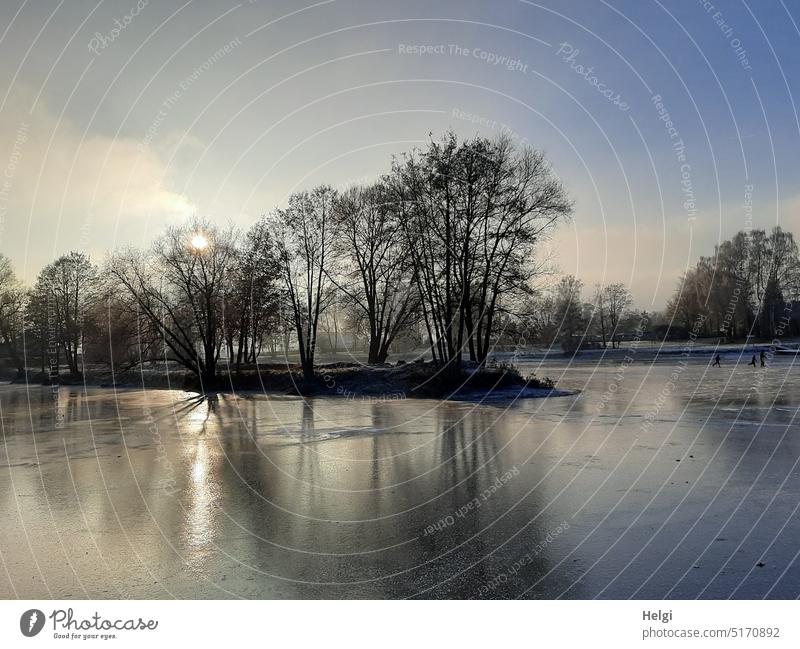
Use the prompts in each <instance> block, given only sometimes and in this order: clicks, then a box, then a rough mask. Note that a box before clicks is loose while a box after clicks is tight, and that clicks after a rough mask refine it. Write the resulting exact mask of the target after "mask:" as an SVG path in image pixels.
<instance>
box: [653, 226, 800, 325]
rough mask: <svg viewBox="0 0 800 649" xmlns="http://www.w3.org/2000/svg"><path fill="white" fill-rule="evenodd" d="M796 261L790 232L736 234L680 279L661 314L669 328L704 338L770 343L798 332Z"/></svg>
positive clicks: (799, 281)
mask: <svg viewBox="0 0 800 649" xmlns="http://www.w3.org/2000/svg"><path fill="white" fill-rule="evenodd" d="M798 297H800V259H799V258H798V250H797V244H796V243H795V240H794V236H793V235H792V233H791V232H787V231H786V230H783V229H782V228H780V227H777V226H776V227H774V228H773V229H772V231H771V232H769V233H767V232H765V231H764V230H750V231H742V232H738V233H737V234H736V235H735V236H734V237H733V238H732V239H730V240H728V241H723V242H722V243H721V244H719V245H718V246H716V249H715V250H714V254H713V255H711V256H710V257H701V258H700V260H699V261H698V262H697V264H696V265H695V267H694V268H693V269H691V270H689V271H688V272H687V273H686V274H685V275H683V277H681V279H680V281H679V283H678V286H677V288H676V289H675V293H674V295H673V297H672V299H671V300H670V301H669V304H668V305H667V309H666V315H667V316H668V318H669V320H670V322H671V323H672V325H673V326H674V327H682V328H683V329H684V330H686V331H692V330H693V328H696V327H698V325H699V323H700V321H701V320H703V316H705V320H704V321H703V322H702V325H701V326H700V329H701V333H702V334H705V335H715V336H717V335H718V336H723V337H727V338H733V339H742V338H746V337H747V336H754V337H756V338H762V339H771V338H775V337H785V336H793V335H797V333H798V322H797V314H796V313H795V312H794V311H795V308H794V303H796V302H797V301H798Z"/></svg>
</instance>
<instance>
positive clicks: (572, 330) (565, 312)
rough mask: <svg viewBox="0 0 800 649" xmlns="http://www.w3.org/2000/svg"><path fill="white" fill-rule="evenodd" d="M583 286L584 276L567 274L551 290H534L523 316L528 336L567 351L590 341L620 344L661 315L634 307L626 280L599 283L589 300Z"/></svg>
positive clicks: (597, 345) (529, 340) (590, 343)
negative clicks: (627, 336)
mask: <svg viewBox="0 0 800 649" xmlns="http://www.w3.org/2000/svg"><path fill="white" fill-rule="evenodd" d="M583 288H584V287H583V282H582V281H581V280H579V279H577V278H576V277H574V276H573V275H565V276H563V277H561V278H560V280H559V281H558V282H557V283H556V284H555V286H553V287H552V288H550V289H549V290H543V291H538V292H536V293H534V295H533V296H532V297H531V299H530V300H529V301H528V302H527V303H526V307H525V310H524V313H525V315H524V317H523V318H522V320H521V322H522V324H523V325H524V328H525V336H526V337H525V340H527V341H528V342H538V343H543V344H547V345H559V346H560V347H561V348H562V349H563V350H564V351H566V352H573V351H575V350H577V349H578V348H580V347H582V346H587V345H591V346H593V347H601V348H607V347H609V346H611V347H612V348H616V347H619V344H620V341H621V340H622V339H623V337H624V336H626V335H628V334H630V333H631V332H632V331H634V330H636V329H641V327H642V326H643V323H646V325H647V326H648V327H652V325H654V323H655V322H656V319H657V318H660V316H657V315H656V314H646V313H644V312H640V311H637V310H636V309H634V308H633V298H632V296H631V293H630V290H629V289H628V287H627V286H625V285H624V284H621V283H613V284H607V285H602V284H596V285H595V286H594V289H593V291H592V294H591V296H590V299H589V300H588V301H584V296H583Z"/></svg>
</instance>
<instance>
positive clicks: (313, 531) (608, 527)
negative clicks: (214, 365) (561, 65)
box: [0, 356, 800, 599]
mask: <svg viewBox="0 0 800 649" xmlns="http://www.w3.org/2000/svg"><path fill="white" fill-rule="evenodd" d="M680 360H681V359H680V358H678V357H676V358H674V359H666V360H661V361H659V362H656V363H649V362H648V363H643V362H634V363H632V364H630V365H628V366H624V365H621V364H620V362H619V361H615V362H606V363H600V364H594V363H573V364H571V365H567V364H565V363H556V362H552V361H551V362H548V363H547V364H546V366H542V367H539V366H536V365H533V364H530V365H528V366H526V367H524V368H523V369H525V370H526V371H527V370H536V372H537V374H538V375H540V376H542V375H549V376H551V377H553V378H554V379H556V380H557V381H558V384H559V386H560V387H563V388H569V389H574V390H578V391H579V393H577V394H575V395H573V396H567V397H558V398H548V399H525V400H519V401H516V402H515V401H512V400H490V401H487V402H486V403H483V404H480V403H469V402H456V401H452V402H436V401H430V400H415V399H408V400H401V399H393V400H388V401H384V402H381V401H374V400H372V401H370V400H361V399H344V398H341V397H315V398H313V399H309V400H307V401H304V400H302V399H300V398H296V397H284V396H264V395H244V394H242V395H219V396H217V397H215V398H212V399H202V398H197V395H194V394H192V393H187V392H181V391H166V390H148V391H146V392H145V391H142V390H137V389H126V390H117V391H114V390H112V389H108V388H88V389H81V388H74V387H71V388H67V387H62V388H61V389H60V390H59V392H58V395H57V400H56V399H54V395H53V394H52V391H51V389H50V388H47V387H39V386H35V387H34V386H31V387H26V386H24V385H5V386H0V406H2V413H0V414H2V435H3V437H2V445H0V596H2V597H4V598H11V597H21V598H29V599H34V598H36V599H38V598H45V597H56V598H113V597H125V598H159V597H177V598H223V597H246V598H273V597H288V598H307V597H313V598H348V597H350V598H352V597H369V598H375V597H377V598H382V597H426V598H436V597H464V598H471V597H512V598H513V597H523V598H594V597H601V598H629V597H634V598H664V597H675V598H695V597H707V598H727V597H737V598H761V597H773V598H789V597H791V598H794V597H798V595H800V568H799V567H798V553H800V515H799V513H798V509H799V508H800V470H799V469H798V460H800V426H798V422H797V419H796V417H797V413H798V407H800V380H799V379H798V376H800V367H797V366H796V365H795V364H794V363H793V362H792V360H790V359H780V360H776V362H775V363H773V364H772V365H771V366H770V367H769V368H767V370H766V371H761V370H756V369H753V368H752V367H748V366H747V365H746V364H745V363H746V362H747V361H748V360H749V356H748V358H746V359H743V360H742V361H741V362H740V364H738V365H736V364H735V360H733V359H724V360H723V366H722V368H711V367H709V365H708V359H707V358H705V359H702V360H701V359H697V360H692V361H690V362H688V363H687V364H685V365H681V364H680ZM61 417H63V425H62V424H61V423H60V422H59V418H61Z"/></svg>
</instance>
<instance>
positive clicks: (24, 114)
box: [0, 90, 195, 281]
mask: <svg viewBox="0 0 800 649" xmlns="http://www.w3.org/2000/svg"><path fill="white" fill-rule="evenodd" d="M32 98H33V94H32V93H31V92H29V91H26V90H22V91H18V92H16V93H15V94H14V95H13V97H11V98H10V103H9V104H7V105H6V108H5V110H4V111H3V119H2V120H0V145H2V151H3V152H5V154H6V155H5V161H11V162H13V163H14V164H13V170H12V173H11V174H10V175H11V178H5V180H6V181H7V185H6V187H5V192H4V194H3V195H2V196H1V197H0V200H2V201H3V203H2V205H0V207H1V208H4V209H3V210H2V214H3V215H4V218H3V222H2V228H0V244H1V245H2V247H3V250H4V252H6V254H8V255H9V256H10V257H11V258H12V261H13V262H14V263H15V266H16V267H17V269H18V271H19V272H20V274H21V275H23V276H24V277H25V279H26V280H27V281H31V280H32V279H33V278H35V275H36V273H38V271H39V269H40V268H41V266H43V265H44V264H46V263H48V262H49V261H51V260H52V258H54V257H55V256H57V255H59V254H62V253H64V252H67V251H68V250H72V249H84V250H86V251H87V252H89V253H90V254H94V255H95V256H99V255H102V254H103V253H104V252H105V251H106V250H108V249H109V248H112V247H114V246H115V245H117V244H118V243H120V242H122V243H128V242H130V241H141V240H142V237H143V235H144V234H145V231H146V230H149V232H150V234H152V233H153V231H154V230H160V229H161V227H162V225H163V223H164V222H168V221H173V220H177V219H183V218H186V217H187V216H190V215H191V214H192V213H193V212H194V210H195V206H194V205H193V203H192V201H191V200H190V199H189V198H188V197H187V196H185V195H184V194H182V193H181V192H178V191H175V190H174V189H173V188H171V187H170V179H171V177H172V175H173V174H172V173H171V171H172V170H171V169H169V168H167V166H166V164H165V163H164V159H165V158H164V157H163V156H162V155H161V152H160V151H159V150H158V149H155V148H150V147H146V146H142V144H141V142H140V141H138V140H136V139H134V138H131V137H119V138H114V137H109V136H107V135H99V134H91V133H89V134H87V133H85V132H84V131H82V130H81V129H80V128H79V127H78V125H77V124H75V123H74V121H72V120H71V119H69V118H67V117H64V118H60V117H59V116H58V115H57V114H55V113H54V112H53V111H51V110H50V109H49V108H48V107H47V106H45V105H44V104H43V103H42V102H41V101H40V102H39V104H38V105H37V107H36V108H35V110H34V111H33V112H32V113H29V112H28V108H29V106H30V105H31V103H32ZM21 134H22V137H21ZM0 165H2V166H3V167H6V170H8V167H7V165H6V164H4V160H3V159H0ZM6 175H8V174H6Z"/></svg>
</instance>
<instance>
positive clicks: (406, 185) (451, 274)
mask: <svg viewBox="0 0 800 649" xmlns="http://www.w3.org/2000/svg"><path fill="white" fill-rule="evenodd" d="M389 186H390V188H391V191H392V195H393V201H394V203H395V204H396V205H397V206H398V209H399V210H400V223H401V225H402V227H403V232H404V235H405V237H406V239H407V241H408V245H409V248H410V251H411V258H412V261H413V264H414V272H415V281H416V284H417V287H418V290H419V292H420V296H421V309H422V315H423V318H424V321H425V325H426V328H427V329H428V335H429V339H430V341H431V351H432V353H433V356H434V360H435V361H437V362H438V363H439V365H441V366H442V367H445V368H447V369H448V371H452V372H453V373H455V374H457V373H458V372H459V370H460V364H461V355H462V352H463V350H464V349H467V350H468V351H469V354H470V357H471V358H472V359H473V360H476V361H478V362H479V363H484V362H485V361H486V358H487V355H488V353H489V351H490V349H491V346H492V343H493V340H494V335H495V324H496V316H497V313H498V312H499V311H500V310H502V309H503V308H504V306H506V307H507V306H508V305H509V304H510V303H512V301H513V300H514V299H515V298H518V297H520V296H521V295H524V294H525V293H526V292H528V286H529V284H530V281H531V279H532V278H533V277H534V276H535V275H536V274H538V273H539V272H541V269H542V268H541V266H540V265H537V263H536V258H535V254H534V252H535V247H536V245H537V243H539V242H540V241H541V240H542V238H544V237H545V236H546V235H547V233H548V232H549V230H550V229H551V228H552V227H553V226H554V225H555V224H556V223H557V222H558V221H559V220H560V219H562V218H566V217H567V216H569V214H570V212H571V209H572V205H571V203H570V201H569V200H568V198H567V196H566V193H565V191H564V189H563V187H562V186H561V184H560V183H559V182H558V180H557V179H556V178H555V177H554V176H553V174H552V172H551V170H550V168H549V165H548V164H547V162H546V160H545V158H544V156H543V154H541V153H540V152H537V151H533V150H530V149H524V150H522V151H517V150H515V148H514V147H513V145H512V144H511V142H510V141H509V140H508V139H505V138H500V139H498V140H495V141H490V140H487V139H485V138H475V139H473V140H470V141H467V142H464V143H461V144H459V143H458V141H457V140H456V137H455V135H454V134H452V133H450V134H448V135H447V136H446V137H445V138H444V139H443V140H442V141H441V142H432V143H431V144H430V145H429V146H428V148H427V150H426V151H425V152H424V153H421V154H419V153H414V152H412V153H411V154H408V155H406V156H405V157H404V158H403V160H402V161H401V162H395V165H394V168H393V174H392V177H391V181H390V182H389Z"/></svg>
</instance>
